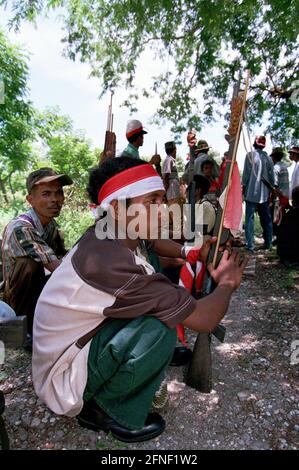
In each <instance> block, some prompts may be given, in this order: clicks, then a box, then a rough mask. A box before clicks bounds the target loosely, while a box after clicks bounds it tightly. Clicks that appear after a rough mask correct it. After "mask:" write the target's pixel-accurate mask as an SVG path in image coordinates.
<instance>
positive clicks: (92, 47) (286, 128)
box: [0, 0, 299, 144]
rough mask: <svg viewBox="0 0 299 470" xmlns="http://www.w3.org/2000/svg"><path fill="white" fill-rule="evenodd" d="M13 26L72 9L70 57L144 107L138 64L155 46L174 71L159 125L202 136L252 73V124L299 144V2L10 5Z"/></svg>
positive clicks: (166, 81) (154, 88) (161, 82)
mask: <svg viewBox="0 0 299 470" xmlns="http://www.w3.org/2000/svg"><path fill="white" fill-rule="evenodd" d="M1 3H2V4H11V5H12V10H13V12H14V16H13V18H12V24H14V25H15V27H18V25H19V24H20V22H21V21H22V20H24V19H27V20H30V21H33V20H34V19H35V18H36V17H37V15H39V14H40V13H42V12H45V11H47V10H48V9H51V8H57V7H64V9H63V11H64V38H63V41H64V42H65V44H66V53H67V55H68V56H69V57H70V58H71V59H73V60H75V59H76V58H79V59H80V60H82V61H84V62H88V63H89V64H90V66H91V70H92V75H94V76H96V77H98V78H99V79H100V81H101V84H102V90H103V92H105V91H106V90H108V89H114V88H116V87H118V86H125V87H126V88H127V89H128V90H131V91H132V93H131V95H129V96H128V99H127V101H126V103H125V104H127V105H129V106H130V107H131V108H132V109H134V98H137V95H136V90H135V83H134V79H135V75H136V67H137V64H138V59H139V58H140V56H141V54H142V52H143V51H144V50H145V49H146V48H147V47H150V48H151V49H152V50H153V51H154V52H155V53H156V54H157V57H159V58H160V59H162V61H163V62H164V63H169V64H170V65H169V67H166V68H165V67H163V70H161V74H160V75H159V76H157V77H153V78H152V85H151V87H150V89H144V90H143V91H142V93H143V94H144V95H145V96H149V95H151V94H157V93H158V94H159V96H160V99H161V102H160V107H159V109H158V110H157V118H159V119H161V118H162V119H163V118H165V119H169V120H170V121H171V122H172V123H173V130H175V131H176V132H180V131H183V130H185V129H186V128H187V127H189V126H194V127H197V129H199V128H200V127H201V126H202V125H203V123H209V122H211V121H212V120H213V119H215V118H216V117H217V116H218V115H219V114H221V113H222V112H223V111H222V110H223V106H225V105H227V103H228V100H229V98H230V86H231V84H232V82H233V81H235V80H237V79H238V78H239V74H240V72H244V70H245V69H246V68H249V69H250V70H251V72H252V81H251V87H250V95H249V97H250V106H249V109H248V114H249V118H250V120H251V122H254V123H261V122H262V119H265V118H266V119H267V121H268V122H269V125H268V129H266V131H268V132H271V134H272V137H273V138H274V140H276V141H277V143H281V144H283V143H286V142H288V141H290V140H291V139H293V140H295V139H298V135H299V130H298V126H297V120H298V106H297V102H298V98H297V95H298V88H299V80H298V79H299V77H298V41H297V36H298V21H297V18H298V17H299V3H298V1H297V0H23V1H22V2H19V1H18V0H14V1H12V2H8V1H7V0H0V4H1Z"/></svg>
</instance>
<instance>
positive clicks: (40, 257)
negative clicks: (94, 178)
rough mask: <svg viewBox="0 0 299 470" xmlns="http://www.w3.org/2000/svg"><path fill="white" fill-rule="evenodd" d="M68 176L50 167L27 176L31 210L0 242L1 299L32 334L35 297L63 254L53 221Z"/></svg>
mask: <svg viewBox="0 0 299 470" xmlns="http://www.w3.org/2000/svg"><path fill="white" fill-rule="evenodd" d="M72 183H73V182H72V180H71V178H69V177H68V176H67V175H58V174H57V173H56V172H55V171H54V170H52V169H51V168H41V169H39V170H37V171H34V172H32V173H30V175H29V176H28V178H27V181H26V186H27V191H28V195H27V196H26V199H27V201H28V202H29V204H30V205H31V209H30V210H29V211H28V212H26V214H21V215H19V216H18V217H16V218H14V219H13V220H11V221H10V222H9V223H8V225H7V226H6V227H5V229H4V232H3V237H2V238H3V239H2V261H3V289H4V292H3V300H4V301H5V302H6V303H7V304H8V305H10V306H11V307H12V308H13V309H14V311H15V312H16V314H17V315H27V322H28V332H29V333H32V325H33V314H34V310H35V306H36V303H37V300H38V297H39V295H40V293H41V291H42V289H43V287H44V285H45V283H46V281H47V279H48V276H46V273H45V268H46V269H47V270H48V271H49V272H50V273H51V272H52V271H54V270H55V269H56V268H57V266H59V264H60V258H61V257H62V256H64V255H65V254H66V250H65V247H64V243H63V240H62V238H61V236H60V234H59V231H58V226H57V223H56V222H55V220H54V218H55V217H58V216H59V214H60V211H61V208H62V205H63V202H64V194H63V186H65V185H70V184H72Z"/></svg>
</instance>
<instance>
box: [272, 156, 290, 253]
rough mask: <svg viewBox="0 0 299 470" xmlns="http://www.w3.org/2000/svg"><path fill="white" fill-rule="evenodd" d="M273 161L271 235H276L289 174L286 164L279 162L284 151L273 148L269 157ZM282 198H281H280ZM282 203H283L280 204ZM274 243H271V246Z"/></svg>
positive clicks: (284, 201) (286, 192)
mask: <svg viewBox="0 0 299 470" xmlns="http://www.w3.org/2000/svg"><path fill="white" fill-rule="evenodd" d="M270 157H271V158H272V161H273V165H274V167H273V171H274V186H275V190H276V191H275V194H273V204H272V207H271V213H272V220H273V235H274V236H275V237H276V235H277V223H278V222H279V221H280V219H281V216H280V214H281V213H282V211H283V210H284V208H285V207H286V206H287V205H288V201H289V194H290V185H289V172H288V168H287V166H286V164H285V163H284V162H282V161H281V160H282V159H283V157H284V151H283V148H281V147H275V148H274V149H273V150H272V153H271V155H270ZM282 196H283V198H282ZM281 201H283V203H281ZM274 243H276V241H275V240H274V241H273V244H274Z"/></svg>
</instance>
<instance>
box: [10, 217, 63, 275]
mask: <svg viewBox="0 0 299 470" xmlns="http://www.w3.org/2000/svg"><path fill="white" fill-rule="evenodd" d="M1 251H2V264H3V266H2V272H3V281H6V280H7V279H8V278H9V275H10V273H11V272H12V269H13V267H14V264H15V262H16V260H17V258H21V257H26V256H28V257H30V258H32V259H33V260H34V261H36V262H38V263H42V264H43V265H46V264H48V263H51V262H52V261H56V260H57V259H58V258H60V257H61V256H63V255H65V254H66V249H65V247H64V242H63V239H62V238H61V236H60V233H59V230H58V225H57V223H56V222H55V220H54V219H53V220H52V221H51V222H50V223H49V224H48V225H46V226H45V227H43V225H42V224H41V221H40V220H39V217H38V215H37V214H36V212H35V211H34V209H30V210H29V211H28V212H26V214H22V215H20V216H18V217H16V218H15V219H13V220H11V221H10V222H9V223H8V224H7V226H6V227H5V229H4V232H3V235H2V246H1Z"/></svg>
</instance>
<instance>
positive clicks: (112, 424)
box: [77, 400, 165, 442]
mask: <svg viewBox="0 0 299 470" xmlns="http://www.w3.org/2000/svg"><path fill="white" fill-rule="evenodd" d="M77 420H78V422H79V424H80V426H82V427H83V428H87V429H92V430H93V431H100V430H101V431H105V432H106V433H108V432H111V434H112V435H113V437H115V438H116V439H118V440H119V441H123V442H142V441H148V440H149V439H153V438H154V437H157V436H159V434H161V433H162V432H163V431H164V429H165V421H164V419H163V418H162V417H161V416H160V415H159V414H158V413H149V415H148V417H147V419H146V421H145V425H144V426H143V428H141V429H136V430H132V429H128V428H125V427H124V426H122V425H121V424H118V423H117V422H116V421H115V420H114V419H113V418H110V416H108V415H107V413H105V411H104V410H102V409H101V408H100V407H99V406H98V405H97V404H96V402H95V401H94V400H89V401H88V402H85V403H84V406H83V408H82V411H81V412H80V414H79V415H78V416H77Z"/></svg>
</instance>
